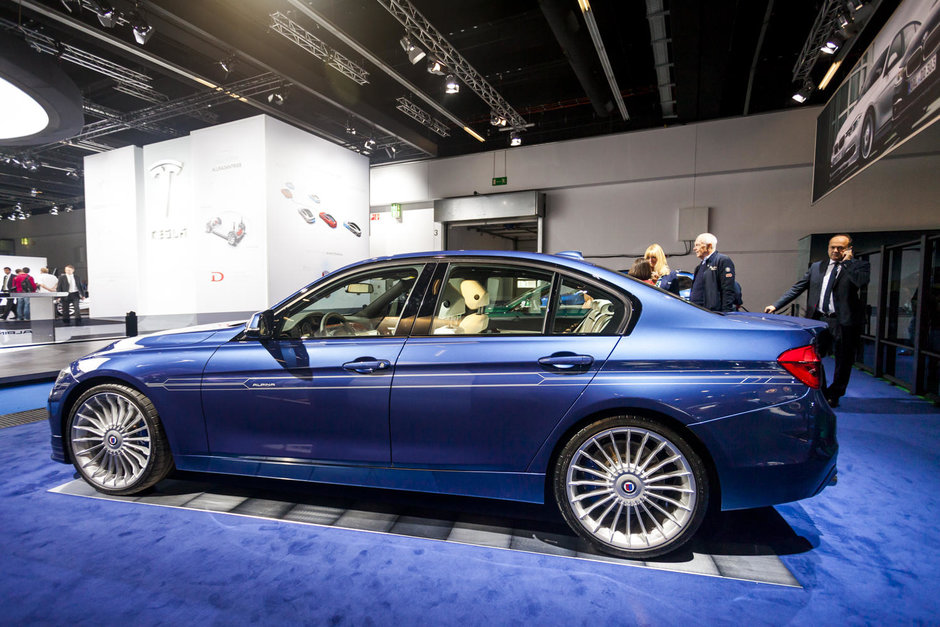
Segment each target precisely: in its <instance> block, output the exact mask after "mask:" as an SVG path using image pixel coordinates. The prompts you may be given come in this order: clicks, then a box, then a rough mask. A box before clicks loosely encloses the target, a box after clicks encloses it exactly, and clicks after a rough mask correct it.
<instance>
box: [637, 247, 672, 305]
mask: <svg viewBox="0 0 940 627" xmlns="http://www.w3.org/2000/svg"><path fill="white" fill-rule="evenodd" d="M643 258H644V259H646V260H647V261H648V262H649V263H650V265H651V266H652V267H653V280H654V281H655V282H656V283H655V284H656V286H657V287H661V288H662V289H664V290H667V291H669V292H672V293H673V294H678V293H679V282H678V281H676V278H677V277H678V276H679V275H678V273H677V272H676V271H675V270H670V269H669V263H668V262H667V261H666V253H664V252H663V247H662V246H660V245H659V244H650V245H649V248H647V249H646V253H645V254H644V255H643Z"/></svg>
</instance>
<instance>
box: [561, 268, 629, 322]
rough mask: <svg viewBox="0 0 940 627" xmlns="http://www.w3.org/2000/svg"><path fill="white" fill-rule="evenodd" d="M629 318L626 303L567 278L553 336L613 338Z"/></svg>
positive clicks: (563, 286) (563, 285)
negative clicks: (599, 336) (622, 323)
mask: <svg viewBox="0 0 940 627" xmlns="http://www.w3.org/2000/svg"><path fill="white" fill-rule="evenodd" d="M625 315H626V308H625V307H624V304H623V302H622V301H621V300H620V299H619V298H616V297H614V296H612V295H611V294H609V293H607V292H605V291H603V290H600V289H598V288H596V287H595V286H593V285H588V284H587V283H582V282H579V281H575V280H574V279H570V278H565V279H564V280H562V282H561V288H560V289H559V290H558V302H557V305H556V307H555V315H554V321H553V324H552V333H555V334H575V335H612V334H614V333H616V332H617V329H619V328H620V323H621V322H622V321H623V319H624V316H625Z"/></svg>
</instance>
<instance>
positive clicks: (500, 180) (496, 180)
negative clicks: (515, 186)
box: [493, 176, 509, 185]
mask: <svg viewBox="0 0 940 627" xmlns="http://www.w3.org/2000/svg"><path fill="white" fill-rule="evenodd" d="M508 180H509V177H508V176H494V177H493V185H505V184H506V181H508Z"/></svg>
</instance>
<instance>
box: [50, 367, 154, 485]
mask: <svg viewBox="0 0 940 627" xmlns="http://www.w3.org/2000/svg"><path fill="white" fill-rule="evenodd" d="M66 433H67V434H68V446H69V452H70V453H71V458H72V463H73V464H74V465H75V468H76V470H78V472H79V474H81V476H82V477H83V478H84V479H85V481H87V482H88V483H90V484H91V485H92V486H93V487H94V488H95V489H96V490H98V491H99V492H104V493H106V494H136V493H138V492H141V491H143V490H146V489H147V488H149V487H151V486H152V485H154V484H156V483H157V482H158V481H160V480H161V479H163V478H164V477H166V475H167V473H168V472H169V471H170V469H171V468H172V467H173V458H172V455H171V454H170V448H169V445H168V444H167V441H166V434H164V432H163V426H162V425H161V424H160V418H159V416H158V415H157V410H156V408H154V406H153V404H152V403H151V402H150V400H149V399H148V398H147V397H146V396H144V395H143V394H141V393H140V392H138V391H137V390H135V389H133V388H131V387H128V386H126V385H118V384H110V383H109V384H103V385H98V386H95V387H93V388H91V389H89V390H87V391H86V392H85V393H84V394H82V395H81V397H79V399H78V401H77V402H76V403H75V405H74V406H73V407H72V411H71V412H70V413H69V420H68V427H67V430H66Z"/></svg>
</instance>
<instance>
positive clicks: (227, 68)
mask: <svg viewBox="0 0 940 627" xmlns="http://www.w3.org/2000/svg"><path fill="white" fill-rule="evenodd" d="M219 67H220V68H222V71H223V72H225V75H226V76H228V75H229V74H230V73H231V72H232V69H233V68H234V67H235V57H229V58H228V59H223V60H222V61H219Z"/></svg>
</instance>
